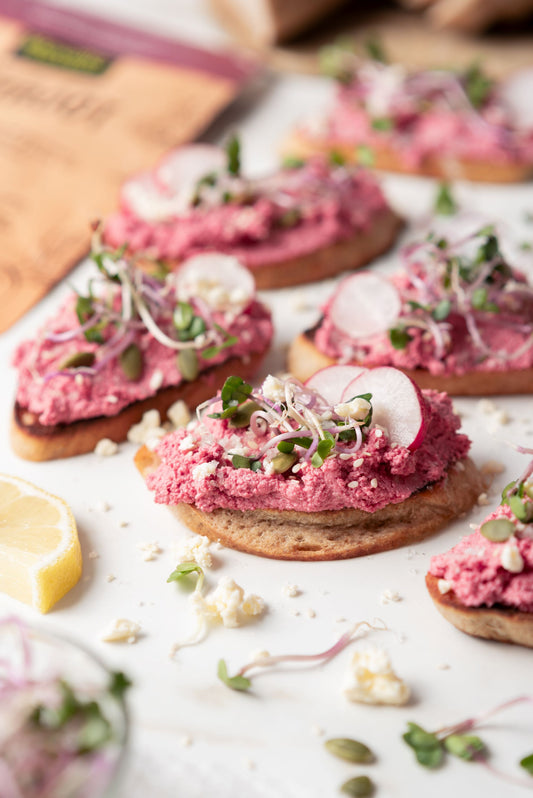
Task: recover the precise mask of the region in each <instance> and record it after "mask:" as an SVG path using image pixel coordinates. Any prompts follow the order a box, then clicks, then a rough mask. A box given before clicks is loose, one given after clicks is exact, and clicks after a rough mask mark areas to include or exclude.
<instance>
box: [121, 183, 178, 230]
mask: <svg viewBox="0 0 533 798" xmlns="http://www.w3.org/2000/svg"><path fill="white" fill-rule="evenodd" d="M120 199H121V205H122V207H123V208H125V209H126V210H128V211H130V213H133V214H135V216H138V217H139V218H140V219H145V220H146V221H147V222H153V221H157V220H158V219H164V218H166V217H168V216H170V215H171V213H172V210H173V208H174V206H175V204H176V203H175V199H174V197H171V196H169V194H168V193H167V192H165V191H163V190H162V189H161V187H160V186H158V185H157V183H156V182H155V180H154V177H153V175H152V174H150V173H149V172H144V173H143V174H140V175H135V177H132V178H130V180H126V182H125V183H123V185H122V188H121V190H120Z"/></svg>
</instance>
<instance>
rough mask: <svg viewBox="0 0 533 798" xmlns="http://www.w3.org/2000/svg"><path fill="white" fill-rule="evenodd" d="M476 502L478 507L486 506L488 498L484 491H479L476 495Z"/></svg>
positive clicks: (488, 501)
mask: <svg viewBox="0 0 533 798" xmlns="http://www.w3.org/2000/svg"><path fill="white" fill-rule="evenodd" d="M477 503H478V505H479V506H480V507H486V506H487V505H488V504H490V499H489V497H488V496H487V494H486V493H480V494H479V496H478V497H477Z"/></svg>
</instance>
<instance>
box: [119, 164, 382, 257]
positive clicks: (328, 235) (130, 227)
mask: <svg viewBox="0 0 533 798" xmlns="http://www.w3.org/2000/svg"><path fill="white" fill-rule="evenodd" d="M244 185H245V186H247V187H248V191H249V192H251V194H250V193H249V194H248V196H247V200H246V202H244V201H243V202H242V203H239V202H238V201H236V200H235V201H230V202H226V203H224V202H223V201H222V199H220V200H219V201H218V202H217V203H214V204H213V203H210V204H206V205H201V204H200V205H199V206H197V207H193V206H191V207H189V208H188V210H187V211H186V212H185V213H183V214H181V215H177V216H172V217H171V218H164V219H160V220H158V221H154V220H147V219H143V218H142V217H141V216H140V215H139V214H138V213H137V212H136V211H135V209H134V208H133V207H130V205H129V204H128V203H127V202H126V201H123V202H122V204H121V208H120V210H119V211H118V212H117V213H115V214H114V215H112V216H111V217H110V218H109V219H108V220H107V222H106V226H105V234H104V235H105V240H106V242H107V243H108V244H110V245H111V246H120V245H122V244H123V243H125V242H127V244H128V247H129V249H130V250H131V251H132V252H140V251H142V252H147V253H148V254H149V255H150V256H151V257H154V258H160V259H169V260H183V259H185V258H188V257H190V256H192V255H195V254H198V253H199V252H206V251H217V252H224V253H228V254H232V255H235V256H236V257H237V258H239V260H240V261H241V262H242V263H244V264H245V265H246V266H248V267H249V268H251V269H254V268H258V267H260V266H263V265H265V264H271V263H277V262H280V263H281V262H284V261H286V260H290V259H292V258H296V257H299V256H301V255H306V254H308V253H310V252H315V251H316V250H319V249H322V248H324V247H327V246H329V245H331V244H335V243H336V242H338V241H344V240H346V239H348V238H351V237H352V236H353V235H354V234H355V233H357V232H359V231H361V232H364V231H366V230H368V229H369V227H370V226H371V224H372V223H373V222H374V220H375V218H376V216H377V215H379V214H380V213H383V212H384V211H385V210H386V209H387V207H388V206H387V202H386V200H385V198H384V196H383V193H382V192H381V189H380V187H379V185H378V183H377V182H376V180H375V178H374V177H373V176H372V175H371V174H370V173H369V172H366V171H364V170H361V169H354V168H353V167H351V168H345V167H339V166H330V165H329V164H328V163H327V162H326V161H325V160H322V159H315V160H313V161H311V162H309V163H307V164H306V165H304V166H302V167H301V168H297V169H290V170H284V171H282V172H280V173H278V174H277V175H274V176H273V177H270V178H265V179H264V180H256V181H253V182H252V181H245V183H244ZM291 214H292V216H293V218H292V219H291V217H290V215H291Z"/></svg>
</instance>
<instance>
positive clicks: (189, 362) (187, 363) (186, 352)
mask: <svg viewBox="0 0 533 798" xmlns="http://www.w3.org/2000/svg"><path fill="white" fill-rule="evenodd" d="M176 365H177V367H178V369H179V372H180V374H181V376H182V377H183V379H184V380H187V382H192V381H193V380H195V379H196V377H197V376H198V371H199V369H198V355H197V354H196V352H195V351H194V349H182V350H181V352H178V354H177V355H176Z"/></svg>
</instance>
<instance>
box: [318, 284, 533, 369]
mask: <svg viewBox="0 0 533 798" xmlns="http://www.w3.org/2000/svg"><path fill="white" fill-rule="evenodd" d="M419 276H420V274H417V272H416V269H415V277H414V278H413V280H411V278H410V276H409V274H408V273H407V272H403V271H401V272H398V273H397V274H395V275H393V276H392V277H391V278H390V280H391V282H393V283H394V285H395V286H396V288H397V289H398V291H399V293H400V296H401V299H402V311H401V314H400V318H402V316H403V317H407V316H409V315H412V313H411V312H410V307H409V304H408V303H409V300H415V301H418V302H421V301H422V302H423V301H424V299H423V297H422V295H421V291H420V288H419V287H418V286H417V283H416V279H417V277H419ZM513 279H514V281H515V285H516V286H518V290H517V291H509V290H507V288H505V291H503V290H501V289H502V288H504V287H505V286H503V285H502V286H500V290H499V292H498V286H497V284H496V282H494V283H493V285H492V288H491V291H492V292H493V294H494V296H493V299H494V300H495V301H497V303H498V305H499V307H500V312H498V313H489V312H485V311H473V312H472V316H473V318H474V320H475V323H476V326H477V329H478V331H479V335H480V337H481V339H482V340H483V343H484V345H485V347H486V350H487V351H481V350H480V348H479V346H477V345H476V343H475V342H474V340H473V338H472V336H471V334H470V332H469V330H468V328H467V324H466V320H465V317H464V316H463V315H460V314H459V313H453V312H452V313H451V314H450V315H449V316H448V317H447V318H446V320H445V325H446V336H447V342H446V345H445V347H444V351H442V352H441V351H439V348H438V346H437V342H436V340H435V338H434V336H433V335H431V334H430V333H429V332H428V330H426V329H421V328H416V327H413V326H410V327H409V328H408V329H409V335H410V336H411V338H412V340H411V341H409V343H408V344H407V345H406V347H405V348H404V349H395V348H394V346H393V345H392V343H391V341H390V337H389V333H388V331H387V332H384V333H379V334H377V335H374V336H371V337H368V338H358V339H353V338H350V337H349V336H348V335H347V334H346V333H344V332H342V331H340V330H338V329H337V328H336V327H335V324H334V322H333V319H332V318H331V316H330V308H331V304H332V301H333V296H332V297H331V298H330V299H329V300H328V302H327V303H326V304H325V305H324V308H323V313H324V315H323V318H322V319H321V322H320V325H319V327H318V328H317V330H316V332H315V333H314V343H315V345H316V347H317V348H318V349H319V350H320V351H321V352H323V353H324V354H325V355H328V357H332V358H335V360H339V361H341V362H357V363H361V364H363V365H364V366H368V367H374V366H394V367H396V368H400V369H425V370H427V371H429V372H430V373H431V374H435V375H437V374H438V375H447V374H466V373H468V372H475V371H481V372H483V371H501V372H505V371H508V370H509V369H517V370H520V369H529V368H533V345H529V344H531V338H532V335H533V293H532V291H531V288H529V287H528V283H527V281H526V280H525V278H524V277H523V275H521V274H520V273H519V272H516V271H515V272H513ZM341 285H342V284H341ZM522 288H524V289H526V290H522ZM354 312H355V311H354Z"/></svg>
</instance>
